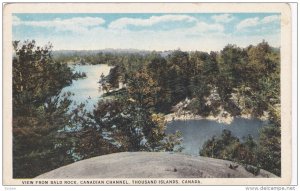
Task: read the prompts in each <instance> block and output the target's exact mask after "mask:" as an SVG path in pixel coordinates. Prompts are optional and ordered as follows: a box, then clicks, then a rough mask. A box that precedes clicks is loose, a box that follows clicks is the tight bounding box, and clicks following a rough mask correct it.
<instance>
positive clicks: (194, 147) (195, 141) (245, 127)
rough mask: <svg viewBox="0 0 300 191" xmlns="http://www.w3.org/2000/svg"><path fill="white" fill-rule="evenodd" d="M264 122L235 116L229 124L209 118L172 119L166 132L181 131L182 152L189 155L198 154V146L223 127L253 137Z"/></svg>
mask: <svg viewBox="0 0 300 191" xmlns="http://www.w3.org/2000/svg"><path fill="white" fill-rule="evenodd" d="M265 123H266V122H263V121H261V120H258V119H242V118H235V119H234V121H233V122H232V123H231V124H229V125H228V124H224V123H218V122H216V121H211V120H206V119H202V120H187V121H182V120H181V121H180V120H178V121H176V120H175V121H172V122H169V123H168V125H167V133H174V132H176V131H177V130H179V131H181V132H182V136H183V147H184V150H183V153H186V154H190V155H199V148H202V146H203V144H204V143H205V141H207V140H208V139H210V138H211V137H212V136H214V135H215V136H219V135H221V134H222V131H223V129H228V130H230V131H231V132H232V134H233V135H235V136H237V137H239V138H241V139H242V138H243V137H246V136H247V135H248V134H250V135H252V136H253V137H254V138H255V139H257V138H258V136H259V129H260V128H261V127H262V126H264V124H265Z"/></svg>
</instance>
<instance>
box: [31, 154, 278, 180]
mask: <svg viewBox="0 0 300 191" xmlns="http://www.w3.org/2000/svg"><path fill="white" fill-rule="evenodd" d="M260 177H270V178H271V177H273V178H274V177H276V176H275V175H274V174H272V173H270V172H267V171H265V170H260V171H259V173H258V174H257V175H256V176H255V175H254V174H252V173H250V172H248V171H247V170H246V169H245V168H244V167H243V166H242V165H239V164H236V163H234V162H231V161H226V160H219V159H213V158H207V157H200V156H199V157H195V156H189V155H184V154H180V153H167V152H123V153H115V154H109V155H103V156H99V157H94V158H90V159H86V160H82V161H79V162H75V163H73V164H70V165H67V166H63V167H60V168H58V169H55V170H53V171H50V172H47V173H45V174H42V175H40V176H38V177H36V178H43V179H51V178H55V179H61V178H82V179H85V178H99V179H100V178H260Z"/></svg>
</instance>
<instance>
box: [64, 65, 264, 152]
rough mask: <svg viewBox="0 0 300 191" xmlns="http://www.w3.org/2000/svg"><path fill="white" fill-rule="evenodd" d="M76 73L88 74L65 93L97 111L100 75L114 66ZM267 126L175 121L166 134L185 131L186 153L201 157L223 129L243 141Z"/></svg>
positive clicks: (241, 122) (247, 122)
mask: <svg viewBox="0 0 300 191" xmlns="http://www.w3.org/2000/svg"><path fill="white" fill-rule="evenodd" d="M72 67H73V69H74V71H77V72H85V73H86V74H87V77H86V78H83V79H78V80H74V81H73V83H72V85H70V86H68V87H65V88H64V89H63V90H62V93H65V92H72V93H74V95H72V96H71V98H70V99H71V100H72V101H73V102H74V103H73V107H75V104H80V103H84V104H85V109H86V110H87V111H89V112H91V111H93V109H94V106H95V105H96V104H97V102H98V100H99V99H101V96H102V95H103V91H101V90H100V89H99V83H98V81H99V79H100V75H101V74H102V73H103V75H105V76H106V75H108V74H109V71H110V67H109V66H108V65H104V64H102V65H74V66H72ZM263 125H264V122H263V121H260V120H258V119H241V118H236V119H235V120H234V121H233V122H232V123H231V124H229V125H228V124H223V123H218V122H216V121H211V120H205V119H203V120H187V121H180V120H178V121H173V122H170V123H168V125H167V130H166V133H174V132H176V130H179V131H181V132H182V135H183V146H184V147H185V148H184V150H183V153H185V154H190V155H199V148H200V147H201V148H202V146H203V144H204V143H205V141H207V140H208V139H210V138H211V137H212V136H214V135H215V136H219V135H221V133H222V131H223V129H228V130H230V131H231V132H232V134H233V135H235V136H237V137H239V138H243V137H245V136H247V135H248V134H250V135H252V136H253V137H254V138H256V139H257V138H258V135H259V129H260V128H261V127H262V126H263Z"/></svg>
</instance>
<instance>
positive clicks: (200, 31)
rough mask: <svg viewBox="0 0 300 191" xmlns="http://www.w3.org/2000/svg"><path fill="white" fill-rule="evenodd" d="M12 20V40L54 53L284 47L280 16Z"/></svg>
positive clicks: (27, 17) (136, 15) (76, 16)
mask: <svg viewBox="0 0 300 191" xmlns="http://www.w3.org/2000/svg"><path fill="white" fill-rule="evenodd" d="M12 21H13V22H12V35H13V40H21V41H24V40H33V39H34V40H35V41H36V42H37V44H38V45H40V46H42V45H45V44H47V43H48V42H50V43H52V45H53V50H101V49H108V48H113V49H141V50H156V51H163V50H175V49H181V50H184V51H194V50H199V51H220V50H222V49H223V48H224V47H225V46H226V45H227V44H235V45H237V46H240V47H246V46H248V45H250V44H252V45H256V44H258V43H260V42H262V41H263V40H265V41H267V42H268V43H269V44H270V45H271V46H273V47H280V14H278V13H180V14H179V13H174V14H173V13H168V14H157V13H155V14H151V13H118V14H116V13H106V14H98V13H95V14H93V13H87V14H84V13H78V14H70V13H59V14H58V13H54V14H49V13H47V14H46V13H30V14H29V13H26V14H25V13H24V14H23V13H22V14H20V13H18V14H13V16H12Z"/></svg>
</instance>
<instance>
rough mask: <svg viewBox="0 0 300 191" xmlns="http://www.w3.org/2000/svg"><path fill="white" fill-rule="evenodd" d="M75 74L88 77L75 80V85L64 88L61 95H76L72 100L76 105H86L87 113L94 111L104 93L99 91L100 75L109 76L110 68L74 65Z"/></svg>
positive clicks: (105, 66)
mask: <svg viewBox="0 0 300 191" xmlns="http://www.w3.org/2000/svg"><path fill="white" fill-rule="evenodd" d="M72 68H73V70H74V72H75V71H77V72H85V73H86V75H87V77H86V78H81V79H78V80H73V83H72V84H71V85H70V86H68V87H65V88H63V90H62V92H61V94H63V93H65V92H71V93H74V95H72V96H71V98H70V99H71V100H72V101H73V103H74V105H75V104H80V103H84V104H85V109H86V110H87V111H92V110H93V108H94V105H96V104H97V102H98V100H99V98H100V97H101V95H102V94H103V91H101V90H100V89H99V83H98V81H99V79H100V75H101V74H102V73H103V75H105V76H107V75H108V74H109V70H110V66H108V65H105V64H100V65H73V66H72ZM74 105H73V107H74Z"/></svg>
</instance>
